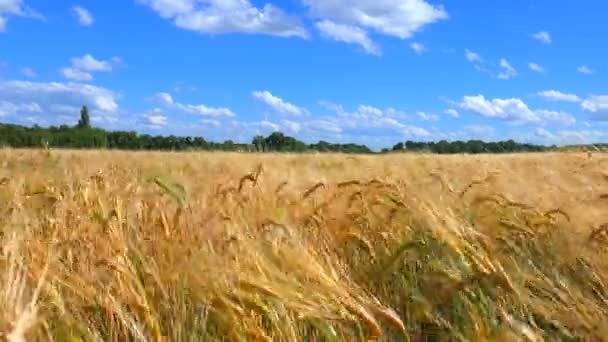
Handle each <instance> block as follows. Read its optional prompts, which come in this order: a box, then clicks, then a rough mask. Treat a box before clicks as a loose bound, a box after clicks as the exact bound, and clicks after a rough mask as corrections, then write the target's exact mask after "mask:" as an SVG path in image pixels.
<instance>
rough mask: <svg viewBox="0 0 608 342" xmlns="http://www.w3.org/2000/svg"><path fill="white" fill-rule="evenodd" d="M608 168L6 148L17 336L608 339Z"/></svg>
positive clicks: (586, 158) (507, 161)
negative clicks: (607, 283) (607, 169)
mask: <svg viewBox="0 0 608 342" xmlns="http://www.w3.org/2000/svg"><path fill="white" fill-rule="evenodd" d="M606 167H608V157H607V156H604V155H602V154H593V155H590V154H583V153H561V154H560V153H553V154H518V155H475V156H473V155H471V156H465V155H453V156H432V155H423V154H420V155H407V154H401V155H397V154H395V155H379V156H372V155H369V156H358V155H354V156H346V155H329V154H328V155H326V154H323V155H321V154H319V155H312V154H311V155H278V154H277V155H273V154H263V155H262V154H260V155H254V154H236V153H234V154H229V153H160V152H159V153H154V152H111V151H55V150H51V151H44V150H10V149H4V150H0V237H1V240H2V241H1V242H0V251H1V258H0V276H1V279H0V280H1V282H0V307H1V308H2V310H0V334H1V336H2V338H3V339H5V340H8V341H37V340H44V341H49V340H51V341H220V340H224V341H370V340H375V341H602V340H608V339H607V338H606V337H605V336H608V288H607V287H606V282H607V281H608V259H607V258H606V256H608V250H607V249H606V247H607V246H608V210H606V208H608V171H605V170H606Z"/></svg>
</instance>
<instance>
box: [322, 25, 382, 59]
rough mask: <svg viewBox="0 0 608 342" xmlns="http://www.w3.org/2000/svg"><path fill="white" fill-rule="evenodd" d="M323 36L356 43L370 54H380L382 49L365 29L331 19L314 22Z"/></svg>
mask: <svg viewBox="0 0 608 342" xmlns="http://www.w3.org/2000/svg"><path fill="white" fill-rule="evenodd" d="M315 25H316V27H317V29H318V30H319V31H320V32H321V35H322V36H324V37H325V38H329V39H333V40H336V41H339V42H344V43H349V44H357V45H360V46H361V47H363V49H365V51H366V52H367V53H369V54H371V55H375V56H380V55H382V50H381V49H380V47H379V46H378V45H376V43H374V42H373V41H372V40H371V39H370V38H369V36H368V34H367V31H365V30H363V29H361V28H360V27H357V26H352V25H345V24H337V23H335V22H333V21H331V20H323V21H320V22H318V23H316V24H315Z"/></svg>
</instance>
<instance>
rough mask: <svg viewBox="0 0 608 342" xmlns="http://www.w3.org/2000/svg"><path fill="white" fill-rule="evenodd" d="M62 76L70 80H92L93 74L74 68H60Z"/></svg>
mask: <svg viewBox="0 0 608 342" xmlns="http://www.w3.org/2000/svg"><path fill="white" fill-rule="evenodd" d="M61 73H62V74H63V77H65V78H67V79H68V80H71V81H92V80H93V75H91V74H90V73H88V72H85V71H80V70H78V69H74V68H63V69H61Z"/></svg>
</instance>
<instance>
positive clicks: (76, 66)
mask: <svg viewBox="0 0 608 342" xmlns="http://www.w3.org/2000/svg"><path fill="white" fill-rule="evenodd" d="M116 58H117V57H115V58H112V61H111V62H108V61H103V60H97V59H95V57H93V56H92V55H91V54H86V55H84V56H82V57H75V58H72V65H71V66H69V67H65V68H62V69H61V73H62V74H63V77H65V78H67V79H69V80H71V81H91V80H93V73H94V72H110V71H112V69H113V64H112V63H118V62H120V59H116Z"/></svg>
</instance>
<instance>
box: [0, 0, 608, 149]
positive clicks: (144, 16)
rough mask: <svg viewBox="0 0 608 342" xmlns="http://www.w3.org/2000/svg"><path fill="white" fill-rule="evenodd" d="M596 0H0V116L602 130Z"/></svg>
mask: <svg viewBox="0 0 608 342" xmlns="http://www.w3.org/2000/svg"><path fill="white" fill-rule="evenodd" d="M607 12H608V3H606V2H605V1H600V0H595V1H583V2H572V1H570V2H566V1H559V2H556V1H544V0H543V1H531V0H521V1H505V0H493V1H456V0H444V1H436V0H426V1H425V0H382V1H379V0H373V1H372V0H282V1H278V0H275V1H272V0H262V1H258V0H255V1H252V0H104V1H98V0H96V1H93V0H76V1H63V0H53V1H48V0H0V121H1V122H13V123H20V124H26V125H31V124H33V123H37V124H39V125H43V126H45V125H51V124H52V125H57V124H73V123H74V122H76V121H77V119H78V108H79V107H80V106H81V105H83V104H85V105H87V106H89V107H90V109H91V110H92V119H93V121H94V124H95V125H97V126H101V127H105V128H108V129H129V130H136V131H138V132H142V133H151V134H176V135H196V136H203V137H205V138H207V139H212V140H224V139H233V140H235V141H241V142H246V141H250V139H251V138H252V137H253V136H254V135H256V134H268V133H270V132H272V131H274V130H280V131H283V132H285V133H286V134H289V135H292V136H296V137H298V138H300V139H302V140H304V141H307V142H313V141H317V140H319V139H324V140H329V141H332V142H357V143H365V144H368V145H370V146H372V147H374V148H379V147H385V146H386V147H388V146H392V145H393V144H394V143H396V142H398V141H402V140H441V139H447V140H455V139H483V140H502V139H515V140H518V141H527V142H536V143H548V144H554V143H555V144H563V143H579V142H585V143H590V142H600V141H608V89H607V87H608V83H607V82H606V77H605V75H606V72H608V71H607V70H606V69H607V68H606V62H605V61H606V60H608V44H606V43H607V42H606V37H605V32H608V21H606V20H605V13H607Z"/></svg>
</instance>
